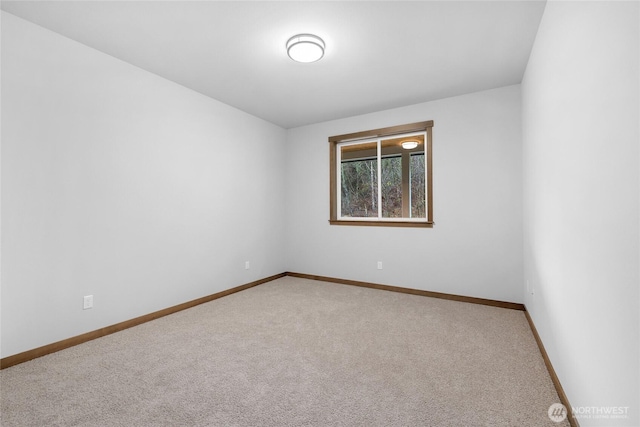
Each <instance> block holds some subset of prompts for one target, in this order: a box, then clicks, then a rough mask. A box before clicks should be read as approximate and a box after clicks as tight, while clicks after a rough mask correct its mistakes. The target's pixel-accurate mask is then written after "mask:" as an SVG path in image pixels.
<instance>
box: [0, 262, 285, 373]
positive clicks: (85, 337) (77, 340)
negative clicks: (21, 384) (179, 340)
mask: <svg viewBox="0 0 640 427" xmlns="http://www.w3.org/2000/svg"><path fill="white" fill-rule="evenodd" d="M285 275H286V273H280V274H276V275H273V276H269V277H265V278H264V279H260V280H256V281H253V282H250V283H246V284H244V285H240V286H236V287H235V288H231V289H227V290H225V291H221V292H217V293H215V294H211V295H207V296H205V297H202V298H198V299H194V300H192V301H187V302H185V303H182V304H178V305H174V306H173V307H169V308H165V309H162V310H158V311H154V312H153V313H149V314H145V315H144V316H140V317H136V318H134V319H130V320H125V321H124V322H120V323H116V324H115V325H111V326H106V327H104V328H100V329H97V330H95V331H91V332H87V333H85V334H82V335H77V336H75V337H71V338H67V339H65V340H62V341H58V342H54V343H52V344H48V345H45V346H42V347H38V348H34V349H33V350H27V351H25V352H22V353H18V354H14V355H13V356H8V357H5V358H2V359H0V369H5V368H8V367H10V366H14V365H17V364H19V363H24V362H27V361H29V360H32V359H35V358H37V357H41V356H45V355H47V354H51V353H55V352H56V351H60V350H64V349H65V348H69V347H73V346H75V345H78V344H82V343H85V342H87V341H91V340H94V339H96V338H100V337H104V336H105V335H110V334H113V333H115V332H119V331H122V330H124V329H128V328H131V327H134V326H138V325H140V324H142V323H146V322H149V321H151V320H155V319H158V318H160V317H164V316H167V315H169V314H173V313H177V312H178V311H182V310H186V309H188V308H191V307H195V306H197V305H200V304H204V303H206V302H210V301H213V300H216V299H218V298H222V297H224V296H227V295H231V294H234V293H236V292H240V291H243V290H245V289H249V288H252V287H254V286H258V285H261V284H263V283H267V282H270V281H272V280H276V279H279V278H281V277H284V276H285Z"/></svg>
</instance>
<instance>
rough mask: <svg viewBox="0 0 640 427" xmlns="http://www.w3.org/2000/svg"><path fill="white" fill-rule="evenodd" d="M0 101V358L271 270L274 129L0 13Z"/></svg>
mask: <svg viewBox="0 0 640 427" xmlns="http://www.w3.org/2000/svg"><path fill="white" fill-rule="evenodd" d="M2 103H3V105H2V107H3V108H2V256H3V259H2V357H6V356H10V355H12V354H15V353H19V352H21V351H25V350H29V349H33V348H35V347H38V346H41V345H45V344H49V343H52V342H55V341H58V340H61V339H65V338H68V337H71V336H75V335H78V334H81V333H84V332H87V331H92V330H95V329H98V328H100V327H104V326H107V325H110V324H114V323H117V322H120V321H123V320H127V319H131V318H134V317H136V316H139V315H143V314H147V313H150V312H153V311H155V310H158V309H162V308H165V307H169V306H173V305H176V304H178V303H181V302H185V301H188V300H191V299H194V298H197V297H201V296H204V295H209V294H212V293H215V292H217V291H221V290H225V289H229V288H231V287H234V286H237V285H240V284H244V283H247V282H250V281H253V280H256V279H259V278H263V277H266V276H269V275H272V274H276V273H281V272H282V271H284V270H285V266H284V257H283V255H282V254H283V252H284V247H283V244H284V237H283V234H284V221H283V219H282V218H283V213H284V207H283V206H284V189H283V187H284V156H283V150H284V144H285V139H286V136H285V134H286V132H285V130H283V129H281V128H279V127H277V126H274V125H272V124H269V123H267V122H265V121H262V120H259V119H257V118H255V117H252V116H250V115H247V114H245V113H243V112H240V111H238V110H235V109H233V108H231V107H228V106H226V105H224V104H221V103H219V102H216V101H214V100H212V99H210V98H207V97H205V96H203V95H200V94H198V93H196V92H193V91H191V90H188V89H186V88H184V87H181V86H179V85H177V84H174V83H172V82H169V81H167V80H164V79H162V78H160V77H157V76H155V75H152V74H150V73H147V72H146V71H143V70H141V69H138V68H136V67H134V66H132V65H129V64H127V63H124V62H122V61H119V60H116V59H114V58H113V57H110V56H107V55H105V54H103V53H100V52H98V51H96V50H93V49H90V48H88V47H86V46H84V45H81V44H79V43H76V42H74V41H71V40H69V39H66V38H64V37H61V36H59V35H57V34H55V33H52V32H50V31H47V30H44V29H42V28H40V27H37V26H35V25H33V24H31V23H28V22H26V21H23V20H21V19H19V18H16V17H14V16H12V15H10V14H7V13H2ZM245 260H249V261H251V269H250V270H245V269H244V261H245ZM89 294H92V295H94V298H95V308H93V309H91V310H84V311H83V310H82V300H83V295H89Z"/></svg>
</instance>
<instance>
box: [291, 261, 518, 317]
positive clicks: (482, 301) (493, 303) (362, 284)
mask: <svg viewBox="0 0 640 427" xmlns="http://www.w3.org/2000/svg"><path fill="white" fill-rule="evenodd" d="M285 275H287V276H291V277H299V278H301V279H310V280H320V281H322V282H331V283H340V284H343V285H351V286H360V287H364V288H372V289H381V290H384V291H391V292H400V293H403V294H411V295H421V296H423V297H431V298H440V299H447V300H452V301H459V302H468V303H472V304H481V305H490V306H492V307H500V308H508V309H511V310H520V311H524V309H525V308H524V305H523V304H519V303H515V302H505V301H497V300H492V299H484V298H475V297H466V296H462V295H455V294H445V293H441V292H432V291H423V290H420V289H411V288H402V287H400V286H390V285H381V284H379V283H370V282H360V281H357V280H347V279H337V278H335V277H326V276H315V275H311V274H302V273H293V272H290V271H288V272H286V273H285Z"/></svg>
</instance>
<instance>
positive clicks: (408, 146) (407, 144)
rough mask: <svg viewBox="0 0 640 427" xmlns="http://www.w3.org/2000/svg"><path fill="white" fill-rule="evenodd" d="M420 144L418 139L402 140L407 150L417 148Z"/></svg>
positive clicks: (403, 146)
mask: <svg viewBox="0 0 640 427" xmlns="http://www.w3.org/2000/svg"><path fill="white" fill-rule="evenodd" d="M417 146H418V141H413V140H412V141H403V142H402V148H404V149H405V150H413V149H414V148H416V147H417Z"/></svg>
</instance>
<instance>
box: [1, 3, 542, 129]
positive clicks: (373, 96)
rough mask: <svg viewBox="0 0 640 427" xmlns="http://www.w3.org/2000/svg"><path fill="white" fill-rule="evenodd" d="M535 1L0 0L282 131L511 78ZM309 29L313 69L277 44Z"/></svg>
mask: <svg viewBox="0 0 640 427" xmlns="http://www.w3.org/2000/svg"><path fill="white" fill-rule="evenodd" d="M544 6H545V2H544V1H541V0H536V1H513V0H511V1H469V2H466V1H464V2H463V1H417V2H416V1H412V2H399V1H394V2H377V1H376V2H368V1H350V2H344V1H339V2H311V1H297V2H273V1H259V2H245V1H241V2H221V1H153V0H151V1H2V10H4V11H7V12H9V13H12V14H14V15H17V16H19V17H22V18H24V19H27V20H29V21H32V22H34V23H36V24H39V25H41V26H43V27H46V28H48V29H51V30H53V31H55V32H57V33H60V34H62V35H64V36H67V37H69V38H72V39H74V40H77V41H79V42H81V43H83V44H85V45H87V46H91V47H93V48H95V49H98V50H100V51H102V52H105V53H107V54H109V55H112V56H114V57H116V58H120V59H122V60H124V61H126V62H129V63H131V64H134V65H136V66H138V67H140V68H143V69H145V70H147V71H150V72H152V73H155V74H157V75H160V76H162V77H165V78H167V79H169V80H172V81H174V82H177V83H179V84H181V85H184V86H186V87H188V88H191V89H193V90H196V91H198V92H200V93H203V94H205V95H207V96H210V97H211V98H214V99H217V100H219V101H222V102H224V103H226V104H228V105H231V106H234V107H236V108H238V109H240V110H243V111H246V112H247V113H250V114H253V115H255V116H258V117H261V118H263V119H265V120H268V121H270V122H272V123H275V124H277V125H280V126H282V127H284V128H291V127H296V126H300V125H305V124H310V123H317V122H322V121H326V120H331V119H337V118H343V117H348V116H353V115H358V114H364V113H369V112H373V111H379V110H384V109H388V108H394V107H399V106H404V105H410V104H415V103H419V102H425V101H430V100H434V99H441V98H446V97H450V96H455V95H460V94H464V93H470V92H475V91H479V90H485V89H491V88H495V87H500V86H505V85H510V84H516V83H520V82H521V80H522V75H523V73H524V69H525V67H526V64H527V60H528V58H529V54H530V52H531V46H532V44H533V41H534V38H535V35H536V31H537V29H538V25H539V22H540V19H541V16H542V12H543V10H544ZM298 33H314V34H316V35H318V36H320V37H322V38H323V39H324V40H325V42H326V45H327V48H326V53H325V57H324V58H323V59H322V60H321V61H319V62H316V63H312V64H299V63H295V62H293V61H291V60H290V59H289V57H288V56H287V54H286V51H285V48H284V46H285V43H286V41H287V40H288V39H289V37H291V36H292V35H294V34H298Z"/></svg>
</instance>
